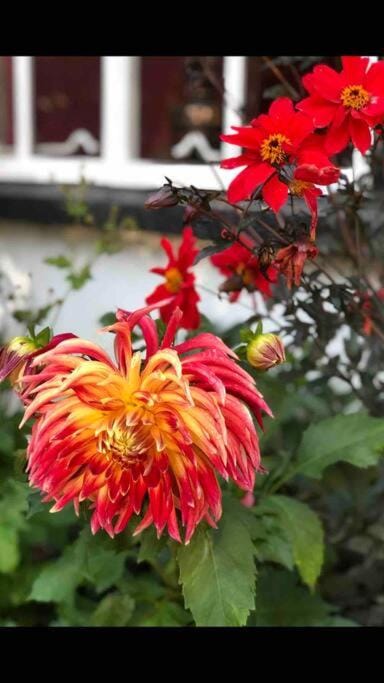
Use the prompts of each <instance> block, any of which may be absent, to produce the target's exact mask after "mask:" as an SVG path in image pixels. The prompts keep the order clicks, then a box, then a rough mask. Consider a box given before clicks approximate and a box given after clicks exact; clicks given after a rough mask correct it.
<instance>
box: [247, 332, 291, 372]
mask: <svg viewBox="0 0 384 683" xmlns="http://www.w3.org/2000/svg"><path fill="white" fill-rule="evenodd" d="M247 360H248V363H249V364H250V365H252V367H254V368H256V370H262V371H265V370H269V369H270V368H273V367H274V366H275V365H280V363H284V361H285V349H284V344H283V342H282V340H281V339H280V337H279V336H278V335H277V334H272V333H271V332H269V333H265V334H255V335H254V337H253V338H252V339H251V340H250V341H249V342H248V345H247Z"/></svg>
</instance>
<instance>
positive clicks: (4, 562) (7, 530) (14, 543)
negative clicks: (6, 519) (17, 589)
mask: <svg viewBox="0 0 384 683" xmlns="http://www.w3.org/2000/svg"><path fill="white" fill-rule="evenodd" d="M19 561H20V553H19V542H18V534H17V531H16V530H15V529H12V527H8V526H5V525H4V524H0V572H1V573H3V574H7V573H10V572H13V571H14V570H15V569H16V567H17V565H18V564H19Z"/></svg>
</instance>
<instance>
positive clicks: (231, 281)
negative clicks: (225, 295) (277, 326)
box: [211, 242, 277, 302]
mask: <svg viewBox="0 0 384 683" xmlns="http://www.w3.org/2000/svg"><path fill="white" fill-rule="evenodd" d="M211 261H212V263H213V265H214V266H216V267H217V268H218V269H219V270H220V272H221V273H223V275H226V276H227V278H228V279H227V280H225V282H223V284H222V285H221V286H220V287H219V291H221V292H230V294H229V300H230V301H231V302H234V301H237V299H238V298H239V296H240V292H241V290H242V289H243V288H245V289H246V290H247V291H248V292H255V291H259V292H261V293H262V294H264V296H271V282H272V283H273V282H276V280H277V270H276V268H274V267H273V266H269V267H268V268H267V269H265V270H264V271H263V270H262V269H261V267H260V263H259V259H258V258H257V256H254V254H252V252H251V251H249V249H247V248H246V247H243V246H242V245H241V244H239V243H238V242H235V243H234V244H232V245H231V246H230V247H229V248H228V249H225V250H224V251H221V252H220V253H218V254H214V255H213V256H211Z"/></svg>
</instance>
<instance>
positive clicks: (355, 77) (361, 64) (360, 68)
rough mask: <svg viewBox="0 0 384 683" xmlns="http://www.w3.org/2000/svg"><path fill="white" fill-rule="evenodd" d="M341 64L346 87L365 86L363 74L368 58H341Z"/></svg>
mask: <svg viewBox="0 0 384 683" xmlns="http://www.w3.org/2000/svg"><path fill="white" fill-rule="evenodd" d="M341 63H342V65H343V71H344V74H345V80H346V82H347V85H363V84H365V72H366V70H367V66H368V64H369V59H368V57H351V56H349V57H342V58H341Z"/></svg>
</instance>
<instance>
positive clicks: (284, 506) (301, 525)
mask: <svg viewBox="0 0 384 683" xmlns="http://www.w3.org/2000/svg"><path fill="white" fill-rule="evenodd" d="M257 514H258V515H260V514H261V515H263V514H271V515H274V516H275V518H276V519H277V521H278V522H279V525H280V528H281V530H282V531H283V533H284V534H285V535H286V537H287V539H288V540H289V542H290V544H291V548H292V555H293V559H294V562H295V565H296V566H297V568H298V570H299V573H300V576H301V578H302V579H303V581H304V582H305V583H306V584H307V585H308V586H309V587H310V588H313V587H314V585H315V583H316V581H317V579H318V577H319V575H320V571H321V567H322V564H323V559H324V533H323V528H322V525H321V522H320V519H319V517H318V516H317V515H316V513H315V512H313V510H311V508H310V507H308V505H306V504H305V503H302V502H300V501H298V500H295V499H294V498H288V497H287V496H280V495H275V496H268V498H265V499H264V500H263V501H262V502H261V503H260V505H259V506H258V508H257Z"/></svg>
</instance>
